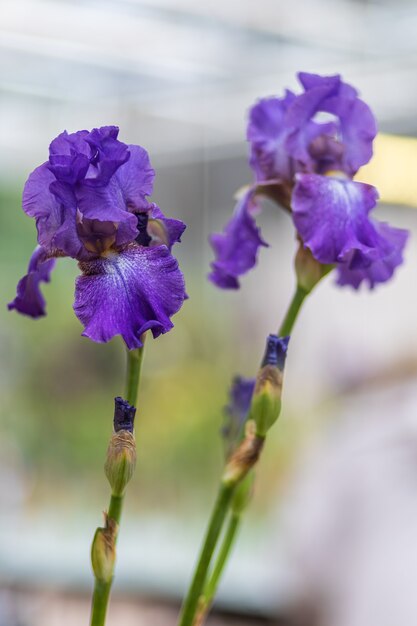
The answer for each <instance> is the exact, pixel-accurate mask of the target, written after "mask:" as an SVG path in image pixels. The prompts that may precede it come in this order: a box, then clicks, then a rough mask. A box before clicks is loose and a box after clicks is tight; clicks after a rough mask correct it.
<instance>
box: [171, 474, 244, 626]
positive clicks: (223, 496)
mask: <svg viewBox="0 0 417 626" xmlns="http://www.w3.org/2000/svg"><path fill="white" fill-rule="evenodd" d="M234 490H235V485H230V484H229V485H226V484H224V483H223V482H222V483H221V486H220V489H219V493H218V496H217V500H216V503H215V505H214V509H213V512H212V515H211V518H210V521H209V524H208V527H207V531H206V537H205V539H204V542H203V546H202V548H201V552H200V557H199V559H198V562H197V566H196V569H195V572H194V576H193V579H192V581H191V585H190V588H189V591H188V594H187V596H186V598H185V600H184V603H183V606H182V609H181V614H180V619H179V622H178V624H179V626H192V624H193V622H194V617H195V613H196V610H197V606H198V602H199V599H200V596H201V592H202V590H203V588H204V585H205V582H206V579H207V571H208V568H209V567H210V563H211V559H212V557H213V552H214V549H215V547H216V545H217V541H218V539H219V536H220V533H221V530H222V527H223V523H224V520H225V518H226V515H227V512H228V510H229V505H230V502H231V500H232V497H233V494H234Z"/></svg>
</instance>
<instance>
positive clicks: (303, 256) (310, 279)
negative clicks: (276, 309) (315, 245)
mask: <svg viewBox="0 0 417 626" xmlns="http://www.w3.org/2000/svg"><path fill="white" fill-rule="evenodd" d="M294 265H295V273H296V276H297V285H298V287H299V288H301V289H302V290H303V291H305V292H306V293H310V291H311V290H312V289H313V287H315V286H316V285H317V283H318V282H319V281H320V280H321V279H322V278H323V277H324V276H326V274H328V273H329V272H330V271H331V270H332V269H333V265H323V263H320V262H319V261H317V259H315V258H314V257H313V255H312V254H311V251H310V250H309V248H306V247H304V245H303V243H302V242H301V241H300V243H299V246H298V250H297V254H296V255H295V261H294Z"/></svg>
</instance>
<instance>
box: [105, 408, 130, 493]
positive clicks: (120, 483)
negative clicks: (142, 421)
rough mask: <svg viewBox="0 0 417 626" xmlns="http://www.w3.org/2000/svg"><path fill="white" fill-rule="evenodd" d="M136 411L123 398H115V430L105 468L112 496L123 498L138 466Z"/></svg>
mask: <svg viewBox="0 0 417 626" xmlns="http://www.w3.org/2000/svg"><path fill="white" fill-rule="evenodd" d="M135 413H136V409H135V407H134V406H131V405H130V404H129V403H128V402H126V401H125V400H123V399H122V398H115V411H114V430H115V432H114V433H113V435H112V438H111V439H110V443H109V447H108V450H107V459H106V464H105V466H104V470H105V472H106V476H107V479H108V481H109V483H110V486H111V489H112V494H113V495H114V496H122V495H123V493H124V491H125V489H126V486H127V484H128V482H129V481H130V479H131V478H132V476H133V472H134V470H135V465H136V444H135V438H134V436H133V422H134V417H135Z"/></svg>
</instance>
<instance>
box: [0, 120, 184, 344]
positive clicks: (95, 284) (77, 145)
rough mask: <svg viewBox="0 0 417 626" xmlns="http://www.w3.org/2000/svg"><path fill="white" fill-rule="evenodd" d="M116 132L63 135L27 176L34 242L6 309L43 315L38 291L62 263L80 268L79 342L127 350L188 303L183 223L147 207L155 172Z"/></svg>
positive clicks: (164, 326)
mask: <svg viewBox="0 0 417 626" xmlns="http://www.w3.org/2000/svg"><path fill="white" fill-rule="evenodd" d="M118 132H119V129H118V128H117V127H115V126H104V127H102V128H95V129H93V130H92V131H91V132H89V131H87V130H82V131H78V132H76V133H72V134H68V133H67V132H63V133H61V134H60V135H59V136H58V137H57V138H56V139H54V140H53V141H52V143H51V145H50V147H49V160H48V161H47V162H46V163H43V164H42V165H40V166H39V167H38V168H36V169H35V170H34V171H33V172H32V174H30V176H29V178H28V180H27V182H26V184H25V188H24V191H23V209H24V211H25V212H26V213H27V214H28V215H29V216H30V217H34V218H35V219H36V226H37V231H38V243H39V246H38V247H37V248H36V250H35V252H34V253H33V255H32V258H31V260H30V263H29V268H28V273H27V275H26V276H24V278H22V279H21V280H20V282H19V284H18V286H17V296H16V298H15V299H14V300H13V302H11V303H10V304H9V309H16V310H17V311H18V312H19V313H23V314H25V315H29V316H30V317H33V318H37V317H40V316H42V315H45V301H44V298H43V296H42V294H41V292H40V283H41V282H42V281H44V282H47V281H49V278H50V273H51V271H52V269H53V266H54V264H55V258H56V257H63V256H69V257H72V258H74V259H77V261H78V262H79V267H80V269H81V272H82V274H81V276H79V277H78V278H77V279H76V285H75V303H74V310H75V313H76V315H77V317H78V318H79V320H80V321H81V322H82V323H83V324H84V326H85V329H84V332H83V335H84V336H86V337H89V338H90V339H92V340H93V341H97V342H106V341H109V340H110V339H111V338H112V337H114V336H115V335H118V334H120V335H121V336H122V337H123V339H124V341H125V342H126V345H127V347H128V348H129V349H134V348H137V347H140V346H141V345H142V342H141V335H142V334H143V333H144V332H145V331H147V330H151V331H152V334H153V336H154V337H157V336H158V335H160V334H161V333H165V332H167V331H169V330H170V329H171V328H172V327H173V324H172V322H171V316H172V315H173V314H174V313H176V312H177V311H178V310H179V309H180V308H181V306H182V303H183V301H184V299H185V297H186V295H185V286H184V277H183V275H182V273H181V271H180V269H179V267H178V262H177V261H176V259H175V258H174V257H173V256H172V255H171V248H172V246H173V245H174V244H175V243H176V242H179V241H180V238H181V235H182V233H183V232H184V229H185V224H184V223H183V222H181V221H179V220H174V219H169V218H166V217H165V215H164V214H163V213H162V211H161V209H160V208H159V207H157V206H156V204H154V203H153V202H150V201H149V200H148V196H150V195H151V194H152V190H153V180H154V177H155V172H154V170H153V169H152V167H151V164H150V161H149V157H148V154H147V152H146V151H145V150H144V149H143V148H141V147H140V146H134V145H126V144H124V143H122V142H121V141H119V140H118V139H117V136H118Z"/></svg>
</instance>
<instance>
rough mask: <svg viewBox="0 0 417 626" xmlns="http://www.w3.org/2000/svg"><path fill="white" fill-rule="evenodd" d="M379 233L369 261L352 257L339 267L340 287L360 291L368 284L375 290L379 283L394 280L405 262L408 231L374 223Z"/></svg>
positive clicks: (338, 281)
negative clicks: (361, 287)
mask: <svg viewBox="0 0 417 626" xmlns="http://www.w3.org/2000/svg"><path fill="white" fill-rule="evenodd" d="M373 225H374V227H375V230H376V232H377V233H378V245H377V247H376V249H375V250H374V254H373V255H372V256H371V258H370V259H369V260H367V259H366V257H365V258H359V259H356V258H355V256H354V255H351V256H350V258H349V259H347V260H346V261H345V262H344V263H341V264H340V265H339V267H338V274H339V276H338V280H337V283H338V285H342V286H343V285H350V286H351V287H353V288H354V289H358V288H359V286H360V285H361V283H362V282H363V283H368V284H369V287H370V288H371V289H373V288H374V287H375V285H377V284H378V283H385V282H387V281H388V280H390V278H392V276H393V274H394V272H395V269H396V268H397V267H398V266H399V265H401V263H402V262H403V251H404V247H405V244H406V242H407V239H408V235H409V233H408V231H407V230H403V229H401V228H393V227H392V226H389V224H385V223H381V222H376V221H374V222H373Z"/></svg>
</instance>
